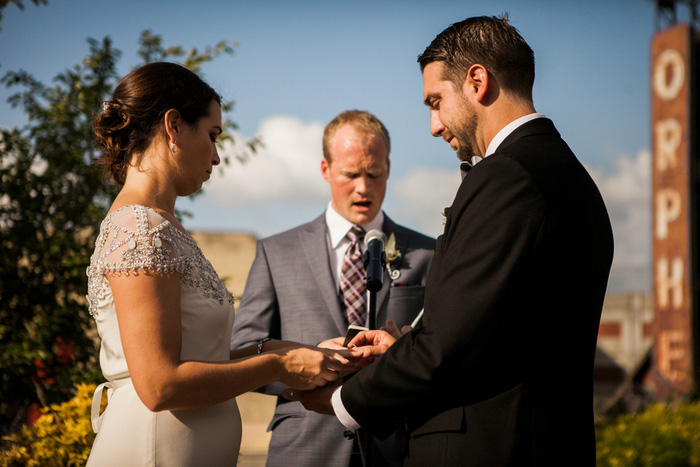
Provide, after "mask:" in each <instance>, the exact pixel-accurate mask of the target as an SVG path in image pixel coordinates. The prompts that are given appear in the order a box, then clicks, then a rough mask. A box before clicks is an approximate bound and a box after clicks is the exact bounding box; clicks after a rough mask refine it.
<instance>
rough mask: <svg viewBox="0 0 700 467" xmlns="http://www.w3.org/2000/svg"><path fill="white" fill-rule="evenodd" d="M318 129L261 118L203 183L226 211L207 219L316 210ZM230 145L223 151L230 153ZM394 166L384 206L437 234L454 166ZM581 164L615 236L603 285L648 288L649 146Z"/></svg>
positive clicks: (257, 222) (277, 224)
mask: <svg viewBox="0 0 700 467" xmlns="http://www.w3.org/2000/svg"><path fill="white" fill-rule="evenodd" d="M323 127H324V125H323V124H322V123H320V122H303V121H301V120H299V119H298V118H295V117H290V116H273V117H270V118H267V119H266V120H264V121H263V123H262V124H261V125H260V128H259V129H258V132H257V134H258V135H260V137H261V138H262V140H263V141H264V144H265V146H264V147H263V148H261V149H260V150H259V151H258V153H256V154H255V155H253V156H252V157H251V158H250V160H249V161H247V162H246V163H244V164H241V163H240V162H238V161H235V160H232V162H231V165H230V166H227V167H224V170H223V174H218V173H214V175H213V176H212V180H210V182H209V183H208V184H207V185H206V187H205V193H206V194H205V196H204V197H203V198H204V199H206V204H209V205H212V206H211V208H214V207H215V206H218V210H216V209H214V210H213V211H212V212H220V213H224V214H225V215H224V214H221V215H216V216H214V218H213V219H211V224H212V225H214V224H221V223H226V222H231V223H233V222H236V220H237V221H239V222H242V223H244V224H245V228H246V229H252V230H254V231H258V232H259V233H261V234H263V235H270V234H273V233H276V232H280V231H282V230H284V229H286V228H289V227H292V226H294V225H298V224H301V223H303V222H308V221H310V220H312V219H313V216H315V215H318V214H320V213H321V212H322V210H323V207H324V206H325V204H326V203H327V201H328V199H329V196H330V193H329V189H328V185H327V183H326V182H325V181H324V180H323V178H322V176H321V173H320V162H321V159H322V157H323V154H322V149H321V140H322V136H323ZM239 140H241V138H239ZM233 149H234V148H230V147H229V148H226V149H225V150H224V151H222V152H225V153H227V154H229V155H230V154H234V151H233ZM394 169H395V170H393V171H392V176H391V177H390V178H389V183H388V189H387V198H386V201H385V205H384V207H385V210H386V212H387V213H388V214H389V215H390V216H391V217H392V218H393V219H394V220H395V221H396V222H399V223H400V224H404V225H407V226H409V227H411V228H414V229H416V230H418V231H420V232H423V233H425V234H427V235H431V236H434V237H436V236H438V235H440V234H441V233H442V231H443V217H442V215H441V212H442V211H443V209H444V208H445V206H449V205H450V204H452V200H453V199H454V196H455V193H456V192H457V188H458V187H459V184H460V175H459V170H458V169H457V167H456V164H455V169H453V170H442V169H431V168H426V167H415V168H413V169H411V170H410V171H409V172H407V173H405V174H404V175H401V177H400V178H399V177H398V176H397V175H396V173H397V172H398V170H396V168H394ZM587 169H588V171H589V172H590V173H591V176H592V177H593V179H594V180H595V181H596V183H597V185H598V187H599V188H600V191H601V193H602V194H603V198H604V199H605V203H606V205H607V208H608V212H609V213H610V218H611V222H612V225H613V232H614V235H615V257H614V261H613V267H612V272H611V277H610V285H609V290H610V291H616V292H621V291H629V290H642V291H646V290H649V289H650V286H651V276H650V268H651V266H650V265H651V198H650V197H651V155H650V153H649V151H648V150H643V151H640V152H639V153H638V154H637V155H636V156H635V157H632V156H629V155H621V156H619V158H618V159H617V160H616V162H615V168H614V170H613V171H611V172H606V171H604V170H602V169H600V168H597V167H587ZM222 208H223V209H224V211H221V209H222ZM231 213H237V215H235V216H234V215H232V214H231ZM200 221H202V219H201V218H200ZM232 225H233V224H232ZM237 227H238V228H240V225H237Z"/></svg>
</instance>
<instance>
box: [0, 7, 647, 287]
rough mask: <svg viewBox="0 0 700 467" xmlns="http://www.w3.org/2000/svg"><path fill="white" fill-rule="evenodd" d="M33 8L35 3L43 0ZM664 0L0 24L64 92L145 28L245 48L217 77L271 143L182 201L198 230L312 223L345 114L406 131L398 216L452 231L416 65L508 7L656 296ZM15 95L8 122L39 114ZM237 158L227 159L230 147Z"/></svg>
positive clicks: (242, 115)
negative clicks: (96, 45) (431, 47)
mask: <svg viewBox="0 0 700 467" xmlns="http://www.w3.org/2000/svg"><path fill="white" fill-rule="evenodd" d="M27 3H29V2H27ZM654 5H655V2H652V1H651V0H588V1H573V0H570V1H562V0H559V1H530V2H526V1H522V0H521V1H517V0H503V1H498V0H486V1H464V0H462V1H443V2H425V1H410V0H406V1H393V0H385V1H380V0H375V1H365V0H355V1H353V2H341V1H332V0H328V1H299V2H294V1H289V0H288V1H271V0H256V1H226V2H224V1H218V2H216V1H212V0H199V1H197V2H193V1H188V2H184V1H178V0H171V1H168V2H165V1H151V2H149V1H133V0H126V1H121V2H107V1H102V0H93V1H78V0H61V1H59V0H49V3H48V5H47V6H42V7H35V6H34V5H32V4H31V3H30V4H29V5H26V8H25V10H24V11H19V10H18V9H17V8H16V7H14V6H9V7H7V8H6V9H5V11H4V17H3V20H2V23H1V24H0V26H1V27H2V31H1V32H0V65H1V68H0V74H4V73H5V72H7V71H8V70H18V69H20V68H21V69H24V70H26V71H28V72H30V73H31V74H33V75H34V76H35V77H36V78H38V79H40V80H42V81H44V82H48V81H49V80H50V79H51V78H52V77H54V76H55V75H56V74H57V73H58V72H60V71H62V70H64V69H65V68H67V67H69V66H71V65H72V64H75V63H78V62H79V60H80V59H81V58H82V57H83V56H85V55H86V54H87V52H88V46H87V43H86V38H88V37H92V38H96V39H101V38H103V37H104V36H107V35H109V36H110V37H111V38H112V40H113V43H114V46H115V47H116V48H118V49H120V50H122V52H123V54H122V59H121V60H120V62H119V63H120V65H119V66H120V72H122V73H123V74H125V73H127V72H128V71H129V70H130V69H131V68H132V67H133V66H134V65H135V64H136V63H137V62H138V61H139V60H138V57H137V56H136V54H135V51H136V48H137V40H138V37H139V34H140V32H141V31H142V30H144V29H151V30H152V32H153V33H154V34H159V35H161V36H162V37H163V39H164V43H165V44H166V45H175V44H180V45H183V46H185V47H192V46H194V47H198V48H200V49H202V48H204V47H206V46H207V45H213V44H215V43H216V42H218V41H220V40H231V41H236V42H237V43H238V45H237V47H236V49H235V53H234V55H232V56H225V57H221V58H219V59H218V60H216V61H215V62H214V63H212V64H208V65H206V66H205V67H204V69H203V74H204V78H205V79H206V80H207V81H208V82H209V83H210V84H212V85H213V86H214V87H215V88H216V89H217V90H219V91H220V92H221V93H222V94H223V95H224V97H225V98H226V99H229V100H233V101H235V102H236V105H235V108H234V111H233V112H232V114H231V115H230V116H231V118H232V119H233V120H234V121H235V122H237V123H238V124H239V135H238V136H239V139H245V138H249V137H252V136H254V135H259V136H261V137H262V138H263V140H264V142H265V148H264V149H263V150H261V151H260V153H259V154H258V155H256V156H254V157H253V159H252V160H250V161H249V162H248V163H246V164H244V165H240V164H238V163H232V164H231V165H230V166H228V167H225V168H224V169H223V173H222V174H215V175H214V177H212V180H211V181H210V183H209V184H208V185H206V186H205V194H203V195H201V196H198V197H196V198H195V199H194V200H186V199H185V200H182V201H181V202H179V204H178V205H179V207H181V208H183V209H187V210H190V211H192V212H193V213H194V215H195V217H194V218H193V219H187V220H186V222H185V225H186V227H188V228H189V229H192V230H210V231H211V230H214V231H245V232H251V233H254V234H256V235H258V236H266V235H271V234H273V233H276V232H279V231H282V230H286V229H288V228H291V227H294V226H296V225H298V224H300V223H303V222H306V221H308V220H311V219H312V218H314V217H316V216H317V215H319V214H320V213H321V212H322V210H323V209H324V208H325V206H326V203H327V200H328V197H329V190H328V187H327V185H326V184H325V182H324V181H323V180H322V178H321V175H320V169H319V166H320V159H321V157H322V156H321V147H320V141H321V139H320V138H321V133H322V130H323V126H324V125H325V124H326V123H327V122H328V121H329V120H330V119H332V118H333V117H334V116H335V115H336V114H338V113H339V112H341V111H343V110H346V109H350V108H359V109H366V110H369V111H371V112H373V113H375V114H376V115H377V116H378V117H379V118H380V119H381V120H382V121H383V122H384V123H385V125H386V126H387V128H388V129H389V132H390V133H391V137H392V154H391V160H392V166H391V177H390V179H389V189H388V191H387V198H386V200H385V209H386V211H387V213H388V214H389V215H390V216H391V217H392V218H394V220H396V221H398V222H400V223H404V224H407V225H408V226H411V227H414V228H416V229H418V230H421V231H423V232H425V233H428V234H431V235H438V234H439V233H440V231H441V229H442V217H441V215H440V212H441V211H442V210H443V208H444V207H445V206H448V205H449V204H450V203H451V201H452V197H453V195H454V193H455V190H456V188H457V185H458V183H459V176H458V174H457V159H456V157H455V155H454V153H453V152H452V150H451V149H450V148H449V146H448V145H447V144H445V143H444V142H443V141H442V140H440V139H435V138H433V137H432V136H431V135H430V133H429V126H428V123H429V114H428V111H427V109H426V108H425V106H424V105H423V102H422V79H421V74H420V69H419V67H418V65H417V64H416V57H417V56H418V54H419V53H420V52H422V51H423V49H424V48H425V47H426V46H427V45H428V44H429V43H430V41H431V40H432V39H433V38H434V37H435V36H436V35H437V34H438V33H440V32H441V31H442V30H443V29H444V28H446V27H447V26H448V25H449V24H451V23H453V22H456V21H460V20H462V19H464V18H466V17H468V16H475V15H499V14H501V13H503V12H508V13H509V15H510V19H511V22H512V23H513V24H514V25H515V26H516V27H517V28H518V30H519V31H520V32H521V34H522V35H523V37H524V38H525V39H526V40H527V41H528V42H529V43H530V45H531V46H532V48H533V49H534V51H535V58H536V67H537V70H536V79H535V89H534V99H535V107H536V108H537V110H538V111H539V112H542V113H544V114H546V115H547V116H548V117H550V118H552V120H553V121H554V123H555V125H556V126H557V127H558V129H559V131H560V133H561V134H562V136H563V137H564V139H565V140H566V141H567V142H568V143H569V145H570V146H571V147H572V149H573V150H574V152H575V153H576V154H577V155H578V157H579V158H580V159H581V161H582V162H583V163H584V164H585V165H586V167H588V168H589V170H590V171H591V173H592V174H593V176H594V178H595V179H596V181H597V182H598V184H599V186H600V188H601V191H602V192H603V195H604V197H605V199H606V202H607V204H608V208H609V210H610V213H611V216H612V218H613V228H614V230H615V235H616V247H617V251H616V258H615V266H614V269H613V278H612V280H611V289H612V290H648V289H649V273H648V269H649V264H650V260H649V257H650V252H649V248H650V235H649V231H650V225H649V224H650V212H649V207H650V205H651V202H650V201H649V181H650V175H649V168H648V165H649V150H648V148H649V144H650V143H649V138H650V137H649V125H650V123H649V109H650V103H649V77H648V75H649V53H650V52H649V44H650V40H651V38H652V35H653V33H654V28H655V16H654V8H655V6H654ZM9 94H10V92H9V91H8V90H7V89H4V88H3V89H0V126H3V127H8V126H12V125H21V124H22V123H23V121H24V120H23V116H22V115H21V114H20V113H18V112H17V111H13V110H12V109H10V108H9V105H8V104H7V103H6V98H7V96H8V95H9ZM229 150H230V148H225V150H224V151H229Z"/></svg>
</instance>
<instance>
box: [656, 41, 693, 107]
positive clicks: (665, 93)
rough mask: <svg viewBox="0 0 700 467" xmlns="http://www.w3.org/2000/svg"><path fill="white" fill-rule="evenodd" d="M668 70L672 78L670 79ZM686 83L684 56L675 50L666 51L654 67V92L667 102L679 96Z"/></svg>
mask: <svg viewBox="0 0 700 467" xmlns="http://www.w3.org/2000/svg"><path fill="white" fill-rule="evenodd" d="M667 70H670V72H671V76H670V79H668V75H667ZM684 81H685V63H684V62H683V56H682V55H681V54H680V52H678V51H677V50H674V49H666V50H664V51H663V52H661V54H660V55H659V57H658V58H657V59H656V64H655V65H654V91H655V92H656V95H657V96H659V97H660V98H661V99H663V100H665V101H670V100H671V99H675V98H676V97H677V96H678V93H679V92H680V90H681V88H682V87H683V82H684Z"/></svg>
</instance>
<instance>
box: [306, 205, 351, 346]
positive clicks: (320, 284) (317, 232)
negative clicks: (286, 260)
mask: <svg viewBox="0 0 700 467" xmlns="http://www.w3.org/2000/svg"><path fill="white" fill-rule="evenodd" d="M326 232H327V228H326V220H325V217H324V216H323V215H322V216H320V217H319V218H317V219H316V220H315V221H313V222H312V223H311V224H310V225H309V228H308V229H305V230H301V231H299V240H300V243H301V246H302V248H303V250H304V256H305V258H306V260H307V261H308V263H309V266H310V268H311V271H312V273H313V280H314V281H315V282H316V286H317V288H318V291H319V293H320V294H321V296H322V297H323V300H324V301H325V305H326V309H327V310H328V313H329V314H330V315H331V318H332V319H333V322H334V323H335V324H336V326H337V327H338V335H339V336H340V335H344V334H345V330H346V329H347V327H348V323H347V321H346V319H345V317H344V316H343V310H342V309H341V307H340V301H339V299H338V292H337V291H336V285H335V281H334V280H333V272H332V271H331V267H330V264H331V263H330V258H329V257H328V246H327V242H326Z"/></svg>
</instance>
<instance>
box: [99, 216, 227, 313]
mask: <svg viewBox="0 0 700 467" xmlns="http://www.w3.org/2000/svg"><path fill="white" fill-rule="evenodd" d="M137 272H151V273H156V274H166V275H167V274H173V273H179V274H180V277H181V282H182V283H184V284H185V285H189V286H194V287H199V288H201V289H202V291H203V292H204V295H205V296H212V297H213V298H215V299H217V300H218V301H220V302H221V303H223V302H224V301H229V302H230V303H231V304H232V303H233V297H232V296H231V294H230V293H229V292H228V290H226V287H225V286H224V285H223V283H221V281H220V279H219V277H218V276H217V275H216V272H215V271H214V269H213V268H212V267H211V264H209V262H208V261H207V260H206V259H205V258H204V256H203V255H202V253H201V251H200V250H199V247H198V246H197V244H196V243H195V242H194V240H193V239H192V237H190V236H189V235H187V234H186V233H184V232H182V231H180V230H178V229H177V228H175V227H174V226H173V225H172V224H171V223H170V221H168V220H167V219H165V218H164V217H163V216H161V215H160V214H158V212H156V211H154V210H153V209H150V208H147V207H145V206H139V205H131V206H124V207H122V208H120V209H119V210H117V211H115V212H113V213H112V214H110V215H109V216H107V217H106V218H105V219H104V221H102V225H101V226H100V233H99V235H98V237H97V240H96V242H95V252H94V253H93V255H92V257H91V259H90V266H89V267H88V269H87V276H88V301H89V302H90V314H91V315H93V316H95V313H96V312H97V308H96V305H95V304H96V303H97V302H98V300H99V299H100V298H103V297H104V296H105V294H107V293H109V292H110V289H109V282H108V281H107V279H106V277H107V276H110V275H121V274H126V275H129V274H131V273H137Z"/></svg>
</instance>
